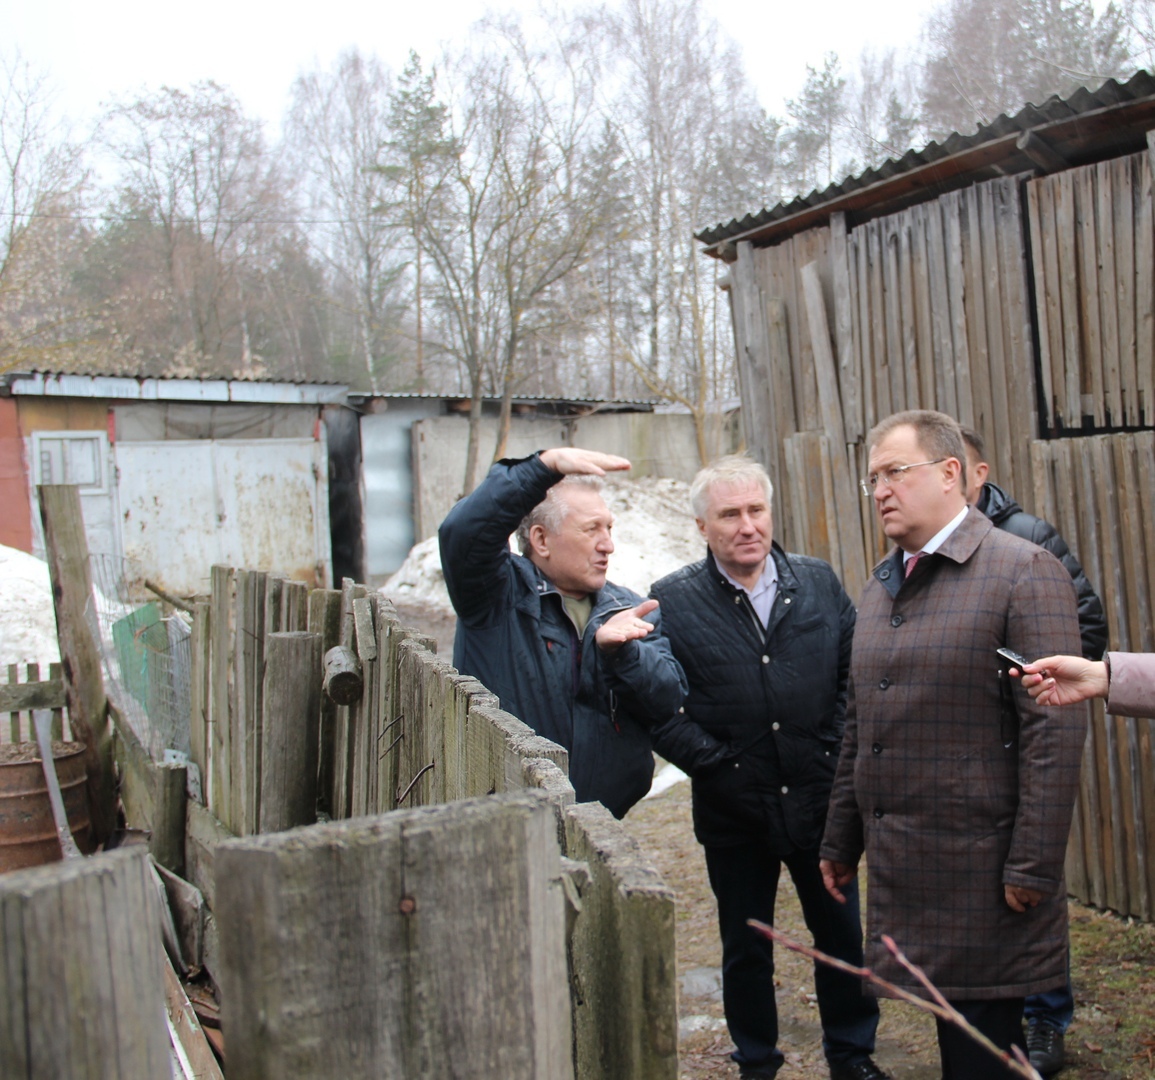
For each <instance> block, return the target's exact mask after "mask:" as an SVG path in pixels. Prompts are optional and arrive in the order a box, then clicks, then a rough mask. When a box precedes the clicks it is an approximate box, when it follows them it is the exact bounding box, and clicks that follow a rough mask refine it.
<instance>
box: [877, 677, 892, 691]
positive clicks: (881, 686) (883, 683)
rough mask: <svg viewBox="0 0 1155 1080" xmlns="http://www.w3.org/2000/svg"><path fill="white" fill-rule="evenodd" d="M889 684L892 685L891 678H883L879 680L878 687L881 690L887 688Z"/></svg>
mask: <svg viewBox="0 0 1155 1080" xmlns="http://www.w3.org/2000/svg"><path fill="white" fill-rule="evenodd" d="M889 685H890V680H889V679H882V680H880V681H879V684H878V688H879V690H885V689H886V688H887V687H888V686H889Z"/></svg>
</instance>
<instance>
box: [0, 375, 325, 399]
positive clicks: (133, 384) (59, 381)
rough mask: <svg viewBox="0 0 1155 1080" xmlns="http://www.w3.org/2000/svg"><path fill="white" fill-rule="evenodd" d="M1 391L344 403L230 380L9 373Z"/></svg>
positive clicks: (321, 387)
mask: <svg viewBox="0 0 1155 1080" xmlns="http://www.w3.org/2000/svg"><path fill="white" fill-rule="evenodd" d="M2 381H3V385H4V386H5V387H6V389H7V390H8V392H9V393H10V394H12V395H13V396H26V397H70V398H100V399H103V400H116V401H204V402H245V403H249V404H252V403H261V404H278V405H326V404H336V403H338V402H341V401H344V399H345V395H346V388H345V387H344V386H342V385H340V384H337V383H304V382H302V383H289V382H283V381H273V380H268V381H256V380H250V381H240V380H235V379H234V380H230V379H152V378H139V379H134V378H126V377H124V376H121V375H66V374H60V373H53V372H40V371H34V372H27V373H24V372H9V373H7V374H5V375H4V376H3V380H2Z"/></svg>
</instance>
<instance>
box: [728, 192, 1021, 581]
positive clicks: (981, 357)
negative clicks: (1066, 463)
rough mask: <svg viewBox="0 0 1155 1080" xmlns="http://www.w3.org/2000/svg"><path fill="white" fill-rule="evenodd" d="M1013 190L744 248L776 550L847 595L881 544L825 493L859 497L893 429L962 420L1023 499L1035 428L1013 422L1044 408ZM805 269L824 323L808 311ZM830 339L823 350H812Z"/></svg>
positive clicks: (963, 195) (761, 451)
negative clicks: (829, 572)
mask: <svg viewBox="0 0 1155 1080" xmlns="http://www.w3.org/2000/svg"><path fill="white" fill-rule="evenodd" d="M1020 184H1021V178H1018V177H1005V178H1001V179H998V180H993V181H990V182H988V183H985V184H979V185H976V186H975V187H973V188H968V189H966V190H964V191H958V192H953V193H951V194H949V195H946V196H944V197H942V198H941V199H938V200H936V201H934V202H930V203H924V204H922V205H920V206H915V207H912V208H910V209H908V210H904V211H902V212H901V213H898V214H893V215H890V216H889V217H884V218H879V219H876V220H874V221H871V222H868V223H866V224H865V225H862V226H860V227H858V228H856V229H853V230H847V228H846V225H845V221H844V219H843V218H842V216H841V215H835V217H834V220H833V222H832V224H831V226H830V227H829V228H825V227H823V228H817V229H813V230H810V231H809V232H806V233H801V234H799V235H797V236H794V237H791V238H790V239H789V240H786V241H784V242H783V243H781V244H779V245H777V246H776V247H771V248H753V247H751V245H750V244H748V243H744V244H739V245H738V249H739V250H738V263H737V266H736V270H735V274H734V282H733V285H732V292H733V300H732V302H733V305H734V318H735V328H736V336H737V338H738V355H739V366H740V372H741V376H740V377H741V383H742V386H743V390H744V392H745V393H748V394H750V395H752V400H753V402H754V404H753V408H752V410H751V415H752V417H753V418H754V419H753V420H752V421H751V422H748V423H747V424H746V429H745V434H746V440H747V444H748V445H749V446H750V448H751V449H752V451H753V453H754V454H755V456H757V457H758V458H759V460H761V461H763V462H764V464H766V466H767V469H768V470H769V472H770V475H771V477H772V478H773V480H774V482H775V489H776V492H777V494H776V497H775V528H776V532H777V534H778V536H779V537H780V539H781V540H782V541H783V542H784V543H785V545H786V546H787V547H793V548H796V549H800V550H803V551H806V552H808V553H809V554H815V555H818V556H820V557H822V558H826V559H828V560H829V561H830V562H831V564H832V565H834V566H835V568H836V569H837V570H838V571H839V572H840V574H841V575H842V577H843V580H844V582H845V584H846V586H847V589H848V591H850V593H851V595H857V594H858V592H859V591H860V590H861V587H862V585H863V584H864V583H865V580H866V574H867V572H868V571H869V568H870V567H871V566H873V565H874V563H875V562H876V561H877V560H878V559H879V558H880V557H881V556H882V555H883V554H884V553H885V550H886V545H885V540H884V538H883V537H882V535H881V533H880V532H879V530H878V526H877V523H876V521H875V518H874V514H873V512H872V508H871V506H870V504H869V502H868V500H865V499H863V498H861V496H860V495H856V496H855V499H856V500H857V501H852V502H847V501H846V499H845V492H842V491H841V490H838V491H836V490H835V489H834V487H833V486H832V484H833V482H834V480H835V479H836V478H837V477H839V476H846V477H848V478H849V482H850V485H851V487H852V489H853V488H856V480H857V478H858V477H859V476H861V475H862V474H863V472H864V471H865V441H866V437H867V434H868V433H869V431H870V429H871V428H872V427H873V426H874V425H875V424H876V423H877V422H878V421H879V420H881V419H883V418H884V417H886V416H888V415H890V414H891V413H893V412H897V411H899V410H901V409H915V408H932V409H939V410H941V411H943V412H947V413H950V414H951V415H953V416H957V417H958V418H959V420H960V421H961V422H962V423H964V424H969V425H971V426H973V427H975V428H976V429H977V430H979V431H980V432H981V433H982V434H983V436H984V438H985V439H986V441H987V446H988V451H989V456H990V460H991V464H992V472H993V475H994V477H995V478H996V479H997V480H998V482H999V483H1000V484H1002V485H1004V486H1005V487H1007V488H1008V489H1009V490H1011V491H1013V492H1016V493H1017V492H1018V491H1019V490H1020V489H1026V490H1027V491H1028V492H1029V490H1030V475H1031V473H1030V442H1031V438H1032V435H1033V428H1032V425H1030V424H1024V423H1019V422H1018V421H1019V420H1020V419H1021V418H1022V416H1023V415H1024V411H1026V414H1027V415H1031V416H1033V413H1034V408H1035V379H1034V366H1033V341H1032V330H1031V314H1030V307H1029V291H1028V287H1027V267H1026V261H1025V254H1024V251H1025V244H1024V237H1025V223H1024V220H1023V214H1022V209H1021V200H1020V197H1019V189H1020ZM810 264H814V265H815V267H816V269H817V272H818V278H819V281H820V282H821V286H822V290H821V292H822V301H823V302H824V305H825V307H824V310H823V311H821V312H815V311H813V310H812V309H813V307H814V303H813V302H811V303H810V304H809V305H808V303H807V300H806V296H807V295H809V296H810V297H812V298H813V297H814V296H815V292H814V289H813V288H812V289H811V290H810V291H809V293H807V290H806V286H805V284H804V282H805V273H806V267H807V266H808V265H810ZM823 329H824V330H825V333H826V334H827V335H829V340H827V341H825V342H824V341H823V340H822V339H821V337H816V336H815V335H816V333H817V334H821V333H822V331H823ZM816 342H817V348H816ZM820 371H821V372H824V377H823V378H822V380H821V382H820V380H819V375H818V373H819V372H820ZM745 400H746V399H744V402H743V404H744V407H745ZM1012 420H1013V421H1015V422H1012ZM839 421H840V422H839ZM813 433H817V435H818V436H821V437H822V438H824V439H825V440H827V441H826V442H821V441H815V435H814V434H813ZM800 437H801V438H800ZM840 455H842V456H845V459H846V468H845V469H844V468H843V467H842V462H841V461H840ZM818 490H821V491H822V493H823V494H822V497H815V496H816V494H817V491H818ZM840 504H842V505H845V506H853V507H854V508H855V509H856V510H857V513H855V512H853V511H851V512H850V513H847V512H845V511H844V512H842V513H839V512H838V509H839V506H840Z"/></svg>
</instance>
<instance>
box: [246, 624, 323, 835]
mask: <svg viewBox="0 0 1155 1080" xmlns="http://www.w3.org/2000/svg"><path fill="white" fill-rule="evenodd" d="M321 678H322V671H321V637H320V635H319V634H310V633H308V632H306V631H301V630H298V631H284V632H278V633H275V634H270V635H269V636H268V638H267V639H266V643H265V678H264V692H263V694H262V707H263V709H264V717H263V722H262V724H261V744H262V747H261V783H260V808H259V813H258V816H257V820H258V821H259V822H260V826H261V831H262V832H280V831H281V830H283V829H292V828H294V827H296V826H297V825H311V824H312V823H313V822H315V821H316V820H317V725H318V718H319V716H320V711H321Z"/></svg>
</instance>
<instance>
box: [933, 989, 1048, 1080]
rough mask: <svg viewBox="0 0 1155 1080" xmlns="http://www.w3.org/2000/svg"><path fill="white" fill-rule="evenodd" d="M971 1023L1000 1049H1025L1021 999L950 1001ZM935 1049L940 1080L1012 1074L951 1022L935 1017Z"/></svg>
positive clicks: (987, 1079)
mask: <svg viewBox="0 0 1155 1080" xmlns="http://www.w3.org/2000/svg"><path fill="white" fill-rule="evenodd" d="M951 1005H952V1006H954V1008H956V1009H957V1010H958V1011H959V1012H960V1013H962V1015H963V1016H964V1017H965V1018H966V1020H967V1022H968V1023H970V1024H971V1025H972V1026H973V1027H976V1028H978V1030H979V1031H981V1032H982V1033H983V1034H984V1035H985V1036H986V1037H987V1038H988V1039H990V1040H991V1042H993V1043H994V1044H995V1046H997V1047H998V1048H999V1049H1000V1050H1010V1048H1011V1046H1012V1045H1014V1046H1018V1047H1019V1048H1020V1049H1022V1051H1023V1053H1026V1050H1027V1043H1026V1040H1025V1039H1024V1038H1023V999H1022V998H1021V997H1020V998H996V999H994V1000H992V1001H952V1002H951ZM935 1024H936V1025H937V1027H938V1053H939V1058H940V1060H941V1061H942V1077H943V1080H1003V1078H1004V1077H1014V1076H1016V1075H1017V1074H1016V1073H1013V1072H1011V1070H1010V1069H1008V1068H1007V1067H1006V1066H1005V1065H1003V1064H1001V1063H1000V1062H999V1061H998V1060H997V1059H996V1058H995V1057H994V1055H993V1054H992V1053H991V1052H990V1051H989V1050H987V1049H985V1048H984V1047H982V1046H980V1045H979V1044H978V1043H977V1042H975V1041H974V1039H972V1038H971V1037H970V1036H969V1035H967V1034H965V1033H964V1032H962V1031H960V1030H959V1029H958V1028H957V1027H956V1026H955V1025H954V1024H948V1023H945V1022H944V1021H942V1020H939V1019H938V1018H937V1017H936V1018H935Z"/></svg>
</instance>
